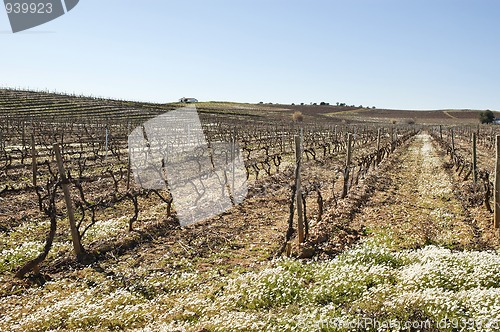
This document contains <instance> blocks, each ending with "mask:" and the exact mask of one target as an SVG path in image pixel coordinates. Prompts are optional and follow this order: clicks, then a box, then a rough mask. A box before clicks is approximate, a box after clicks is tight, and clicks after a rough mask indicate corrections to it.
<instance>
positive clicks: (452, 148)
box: [451, 128, 455, 154]
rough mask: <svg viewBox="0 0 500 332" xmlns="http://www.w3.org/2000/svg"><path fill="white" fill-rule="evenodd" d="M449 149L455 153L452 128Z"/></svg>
mask: <svg viewBox="0 0 500 332" xmlns="http://www.w3.org/2000/svg"><path fill="white" fill-rule="evenodd" d="M451 151H452V152H453V154H455V133H454V131H453V128H451Z"/></svg>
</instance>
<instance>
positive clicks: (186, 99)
mask: <svg viewBox="0 0 500 332" xmlns="http://www.w3.org/2000/svg"><path fill="white" fill-rule="evenodd" d="M179 102H181V103H188V104H189V103H197V102H198V99H196V98H186V97H182V98H181V99H179Z"/></svg>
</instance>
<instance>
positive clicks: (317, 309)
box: [0, 90, 500, 331]
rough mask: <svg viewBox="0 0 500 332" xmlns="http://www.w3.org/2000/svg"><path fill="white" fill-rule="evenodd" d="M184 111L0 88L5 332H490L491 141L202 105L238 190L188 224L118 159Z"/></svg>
mask: <svg viewBox="0 0 500 332" xmlns="http://www.w3.org/2000/svg"><path fill="white" fill-rule="evenodd" d="M182 107H183V105H180V104H175V103H173V104H149V103H140V102H129V101H121V100H108V99H100V98H90V97H84V96H72V95H61V94H53V93H47V92H31V91H20V90H0V114H1V117H0V252H1V254H0V330H2V331H4V330H5V331H43V330H47V331H49V330H71V331H73V330H82V331H86V330H92V331H93V330H110V329H113V330H138V331H235V330H240V331H248V330H251V331H263V330H275V331H288V330H290V331H291V330H304V331H337V330H342V331H343V330H345V331H347V330H373V331H376V330H384V331H385V330H395V331H396V330H425V331H457V330H461V329H462V328H464V327H466V328H469V329H472V330H478V331H479V330H480V331H497V330H499V329H500V327H499V325H500V322H499V318H498V317H500V295H499V294H500V291H499V290H500V289H499V288H500V256H498V249H499V248H500V238H499V233H498V230H497V228H496V227H495V226H500V225H495V224H494V210H495V204H494V203H495V174H496V169H495V166H496V159H495V157H494V156H495V153H496V140H495V139H496V137H497V135H500V128H496V127H494V126H491V125H477V124H475V123H474V124H471V122H470V121H468V120H467V119H471V117H472V116H476V117H477V114H473V115H471V113H473V112H472V111H464V113H460V112H459V111H456V112H454V113H453V114H452V115H450V114H451V113H449V112H448V113H446V112H441V113H440V114H441V115H442V116H443V117H444V118H447V119H448V120H450V117H451V118H453V119H452V120H453V121H452V122H450V121H442V118H441V117H440V115H436V114H437V111H436V113H432V112H428V114H427V113H426V116H428V118H426V120H425V121H424V120H418V121H417V123H416V124H415V123H410V122H408V121H393V119H397V118H398V117H400V118H401V119H407V118H410V117H412V118H417V117H418V116H419V115H418V114H416V113H411V112H408V111H401V112H400V113H397V112H393V113H391V112H389V111H388V110H381V111H375V110H373V111H372V112H373V113H371V114H370V113H369V112H368V110H359V109H356V108H353V107H341V106H297V107H292V106H290V107H288V106H285V105H260V104H259V105H250V104H236V103H215V102H211V103H198V104H197V105H196V108H197V111H198V115H199V118H200V122H201V126H202V131H203V135H204V137H205V138H206V140H207V142H208V146H209V147H211V149H210V151H211V152H210V153H215V152H214V151H215V150H216V149H215V147H216V146H217V144H222V143H231V144H233V145H234V146H238V147H239V149H240V151H241V158H242V160H243V165H244V169H245V179H244V182H245V185H246V187H247V188H248V192H247V194H246V197H245V199H244V200H243V201H242V202H241V203H239V204H238V202H235V201H234V199H232V201H231V203H232V206H231V207H230V208H229V209H228V210H227V211H225V212H223V213H221V214H219V215H217V216H214V217H210V218H208V219H205V220H203V221H202V222H199V223H196V224H193V225H187V226H184V225H181V224H180V223H179V215H180V214H181V211H177V210H176V208H177V207H176V198H175V196H174V195H172V192H171V191H170V190H169V188H168V186H166V187H165V188H163V189H146V188H144V186H141V183H139V181H138V178H137V177H136V176H135V174H134V172H133V168H134V167H133V166H134V165H131V161H130V155H129V146H128V143H129V141H128V138H129V135H130V134H131V133H132V131H133V130H134V129H135V128H138V127H140V126H141V125H142V124H143V123H144V122H146V121H148V120H151V119H154V118H156V117H158V116H160V115H162V114H164V113H167V112H169V111H173V110H176V109H182ZM295 112H301V114H303V116H304V118H303V121H294V120H293V114H294V113H295ZM417 113H418V112H417ZM443 114H444V115H443ZM351 115H352V116H351ZM420 116H422V115H420ZM417 119H418V118H417ZM464 119H465V120H464ZM389 120H390V121H389ZM461 122H463V123H464V124H461ZM476 122H478V121H476ZM233 145H232V146H233ZM210 158H213V157H212V156H210ZM212 160H213V159H212ZM167 171H168V170H167ZM186 181H188V179H186ZM226 184H227V183H226ZM193 188H194V189H193V190H192V192H191V193H189V194H190V195H193V197H194V198H193V200H196V201H197V200H198V199H197V198H196V197H198V198H199V197H200V196H201V195H202V193H203V188H201V189H200V188H199V187H196V186H194V187H193ZM177 202H179V201H177ZM177 205H179V204H177ZM388 324H389V325H388ZM405 324H406V325H405ZM408 324H410V325H408ZM418 324H421V325H420V326H418Z"/></svg>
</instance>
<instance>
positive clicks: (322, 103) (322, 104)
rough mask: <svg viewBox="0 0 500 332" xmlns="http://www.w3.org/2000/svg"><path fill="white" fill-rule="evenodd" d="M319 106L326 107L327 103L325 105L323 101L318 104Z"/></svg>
mask: <svg viewBox="0 0 500 332" xmlns="http://www.w3.org/2000/svg"><path fill="white" fill-rule="evenodd" d="M319 104H320V105H321V106H325V105H328V103H325V102H324V101H322V102H321V103H319Z"/></svg>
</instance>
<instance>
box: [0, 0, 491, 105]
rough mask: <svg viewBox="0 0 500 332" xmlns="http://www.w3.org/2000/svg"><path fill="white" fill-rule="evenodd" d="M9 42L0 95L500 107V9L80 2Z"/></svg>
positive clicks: (387, 0)
mask: <svg viewBox="0 0 500 332" xmlns="http://www.w3.org/2000/svg"><path fill="white" fill-rule="evenodd" d="M0 43H1V53H0V86H1V87H21V88H32V89H48V90H50V91H64V92H69V93H73V92H75V93H78V94H80V93H82V94H86V95H94V96H104V97H114V98H120V99H128V100H142V101H154V102H167V101H174V100H177V99H179V98H180V97H183V96H186V97H196V98H198V99H199V100H201V101H206V100H225V101H240V102H260V101H263V102H274V103H278V102H280V103H292V102H294V103H300V102H305V103H309V102H321V101H325V102H330V103H335V102H346V103H348V104H355V105H365V106H373V105H374V106H377V107H380V108H404V109H444V108H472V109H492V110H500V1H498V0H474V1H472V0H468V1H464V0H431V1H429V0H420V1H416V0H415V1H409V0H343V1H336V0H331V1H328V0H310V1H306V0H300V1H299V0H199V1H193V0H182V1H181V0H178V1H167V0H143V1H130V0H81V1H80V3H79V5H78V6H77V7H75V8H74V9H73V10H72V11H70V12H69V13H68V14H66V15H64V16H62V17H60V18H58V19H56V20H54V21H52V22H49V23H47V24H45V25H42V26H39V27H36V28H33V29H31V30H29V31H26V32H21V33H17V34H12V32H11V31H10V26H9V22H8V18H7V15H6V13H5V11H3V10H0Z"/></svg>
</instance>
